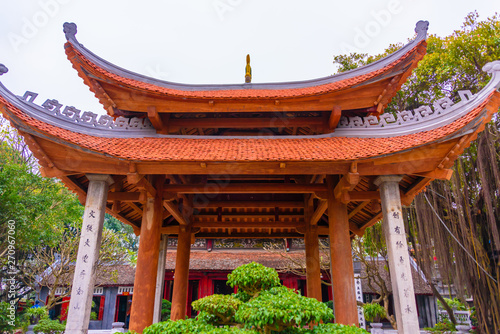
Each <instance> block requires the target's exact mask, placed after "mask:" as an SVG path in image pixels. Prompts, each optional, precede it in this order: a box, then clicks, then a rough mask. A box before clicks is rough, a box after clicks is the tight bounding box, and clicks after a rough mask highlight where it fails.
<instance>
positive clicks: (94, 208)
mask: <svg viewBox="0 0 500 334" xmlns="http://www.w3.org/2000/svg"><path fill="white" fill-rule="evenodd" d="M87 179H88V180H89V186H88V190H87V199H86V201H85V211H84V213H83V223H82V231H81V236H80V245H79V246H78V255H77V260H76V266H75V275H74V278H73V286H72V289H71V299H70V302H69V307H68V320H67V323H66V331H65V332H66V333H69V334H80V333H85V334H86V333H87V332H88V328H89V321H90V310H91V308H92V296H93V294H94V283H95V274H96V272H95V265H96V262H97V258H98V257H99V250H100V248H101V237H102V226H103V223H104V213H105V211H106V199H107V197H108V188H109V185H110V184H112V183H113V179H112V178H111V177H110V176H109V175H98V174H88V175H87Z"/></svg>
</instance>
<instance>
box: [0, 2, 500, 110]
mask: <svg viewBox="0 0 500 334" xmlns="http://www.w3.org/2000/svg"><path fill="white" fill-rule="evenodd" d="M2 2H3V6H2V9H1V11H0V63H3V64H4V65H6V66H7V67H8V68H9V73H7V74H5V75H3V76H2V77H1V78H0V79H1V81H2V83H3V84H4V85H6V86H7V88H8V89H10V90H11V91H13V92H14V93H16V94H18V95H22V94H23V93H24V92H25V91H26V90H30V91H34V92H37V93H39V94H40V96H39V98H38V99H37V100H36V102H37V103H38V104H41V103H42V102H43V101H44V100H45V99H47V98H55V99H57V100H59V102H61V103H63V104H68V105H74V106H75V107H77V108H79V109H84V110H91V111H94V112H99V113H101V110H102V107H101V106H100V104H99V103H98V102H97V100H96V99H95V97H94V96H93V94H91V93H90V92H89V91H88V89H87V87H86V86H85V85H84V84H83V81H82V80H81V79H80V78H79V77H78V75H77V73H76V71H75V70H74V69H73V68H72V67H71V65H70V62H69V61H68V60H67V59H66V55H65V53H64V49H63V44H64V42H65V38H64V34H63V32H62V25H63V23H64V22H74V23H76V24H77V25H78V33H77V35H76V37H77V39H78V40H79V42H80V43H82V44H84V45H85V46H86V47H87V48H88V49H90V50H91V51H93V52H94V53H96V54H97V55H99V56H101V57H102V58H104V59H106V60H108V61H110V62H112V63H114V64H116V65H118V66H121V67H124V68H127V69H129V70H132V71H135V72H139V73H142V74H145V75H149V76H153V77H157V78H160V79H163V80H168V81H174V82H182V83H242V82H244V70H245V56H246V54H247V53H249V54H250V55H251V65H252V74H253V80H252V82H254V83H256V82H276V81H294V80H305V79H313V78H317V77H323V76H327V75H331V74H333V73H334V72H335V66H334V65H333V62H332V61H333V56H334V55H338V54H343V53H346V52H352V51H357V52H364V53H369V54H377V53H379V52H381V51H383V50H384V48H386V47H387V46H388V45H389V44H391V43H397V42H404V43H406V42H407V40H408V39H409V38H413V37H414V27H415V23H416V22H417V21H419V20H427V21H429V23H430V26H429V33H430V34H436V35H438V36H446V35H449V34H451V33H452V32H453V30H456V29H460V27H461V25H462V22H463V19H464V17H465V16H466V15H467V13H469V12H471V11H474V10H477V11H478V13H479V15H480V18H481V19H486V18H487V17H490V16H492V15H493V14H494V13H495V10H498V9H499V6H498V2H497V1H496V0H476V1H470V0H469V1H464V0H454V1H450V0H446V1H442V0H421V1H414V0H382V1H374V0H351V1H332V0H330V1H319V0H316V1H314V0H309V1H305V0H302V1H295V0H176V1H174V0H163V1H159V0H158V1H152V0H151V1H147V0H143V1H137V0H120V1H118V0H86V1H77V0H18V1H13V0H11V1H7V0H2Z"/></svg>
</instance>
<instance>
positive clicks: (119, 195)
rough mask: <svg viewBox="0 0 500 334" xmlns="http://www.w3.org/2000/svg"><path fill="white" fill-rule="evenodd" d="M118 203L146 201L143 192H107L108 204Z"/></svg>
mask: <svg viewBox="0 0 500 334" xmlns="http://www.w3.org/2000/svg"><path fill="white" fill-rule="evenodd" d="M112 201H120V202H140V203H143V202H145V201H146V194H145V193H144V192H139V191H135V192H118V191H114V192H109V193H108V202H112Z"/></svg>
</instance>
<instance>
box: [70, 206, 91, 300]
mask: <svg viewBox="0 0 500 334" xmlns="http://www.w3.org/2000/svg"><path fill="white" fill-rule="evenodd" d="M87 218H88V221H89V223H88V224H87V225H86V227H85V231H82V234H84V233H86V234H87V233H91V234H93V233H94V231H95V229H94V223H95V219H96V216H95V211H94V210H90V212H89V214H88V216H87ZM91 237H93V235H91V236H90V238H89V237H87V238H85V237H84V238H82V239H84V240H85V241H84V242H83V247H84V250H85V249H86V248H91V245H90V239H91ZM82 261H83V263H88V261H89V255H88V254H87V253H86V250H85V253H84V254H83V256H82ZM86 275H87V274H86V272H85V269H83V270H81V271H80V273H79V276H80V279H82V280H83V279H84V278H85V276H86ZM84 293H85V290H84V289H82V287H81V286H79V287H78V288H77V290H76V295H77V296H81V295H84ZM73 308H74V309H75V310H79V309H80V305H79V304H78V303H77V304H76V305H75V306H74V307H73Z"/></svg>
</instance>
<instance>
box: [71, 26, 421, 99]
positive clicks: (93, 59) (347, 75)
mask: <svg viewBox="0 0 500 334" xmlns="http://www.w3.org/2000/svg"><path fill="white" fill-rule="evenodd" d="M427 27H428V22H427V21H419V22H418V23H417V24H416V28H415V32H416V33H417V36H416V38H415V39H413V40H412V41H410V42H409V43H408V44H406V45H405V46H404V47H402V48H401V49H399V50H398V51H396V52H394V53H392V54H390V55H388V56H386V57H384V58H382V59H380V60H378V61H376V62H373V63H371V64H368V65H365V66H361V67H359V68H356V69H353V70H350V71H347V72H343V73H339V74H335V75H331V76H326V77H322V78H317V79H311V80H302V81H291V82H275V83H250V84H183V83H176V82H169V81H164V80H159V79H155V78H152V77H149V76H145V75H142V74H139V73H135V72H132V71H129V70H126V69H124V68H121V67H119V66H117V65H115V64H113V63H111V62H109V61H106V60H105V59H103V58H101V57H99V56H97V55H96V54H94V53H93V52H92V51H90V50H89V49H87V48H86V47H84V46H83V45H82V44H81V43H79V42H78V40H77V39H76V31H77V29H76V25H75V24H74V23H65V24H64V32H65V36H66V39H67V41H68V44H67V47H70V48H73V49H74V50H75V51H77V52H78V53H79V54H81V55H82V56H83V57H84V58H85V59H86V60H87V61H89V62H90V63H92V64H94V65H95V66H96V67H98V68H101V69H103V70H105V71H106V72H109V73H111V74H113V75H116V76H118V77H121V78H125V79H129V80H134V81H136V82H140V83H144V84H149V85H153V86H156V87H159V88H166V89H171V90H173V91H176V94H177V95H179V96H182V95H184V94H185V95H189V94H188V93H189V92H208V91H243V92H245V91H247V92H250V91H255V90H271V91H284V92H286V91H291V90H300V89H305V88H311V87H317V86H323V85H327V84H332V83H336V82H339V81H342V80H346V79H352V78H355V77H359V76H363V75H367V74H370V73H373V72H376V71H379V70H381V69H384V68H385V67H387V66H388V65H391V64H392V63H394V62H396V61H398V60H399V59H400V58H402V57H404V56H405V55H406V54H408V53H409V52H410V51H411V50H412V49H414V48H415V47H416V46H418V45H419V43H421V42H422V41H424V40H425V39H426V37H427ZM70 60H71V59H70ZM73 65H76V64H75V63H74V64H73ZM91 89H93V87H91ZM97 94H98V93H97ZM302 95H304V94H302ZM292 96H293V94H292ZM241 97H245V96H244V93H243V94H242V95H241Z"/></svg>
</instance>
